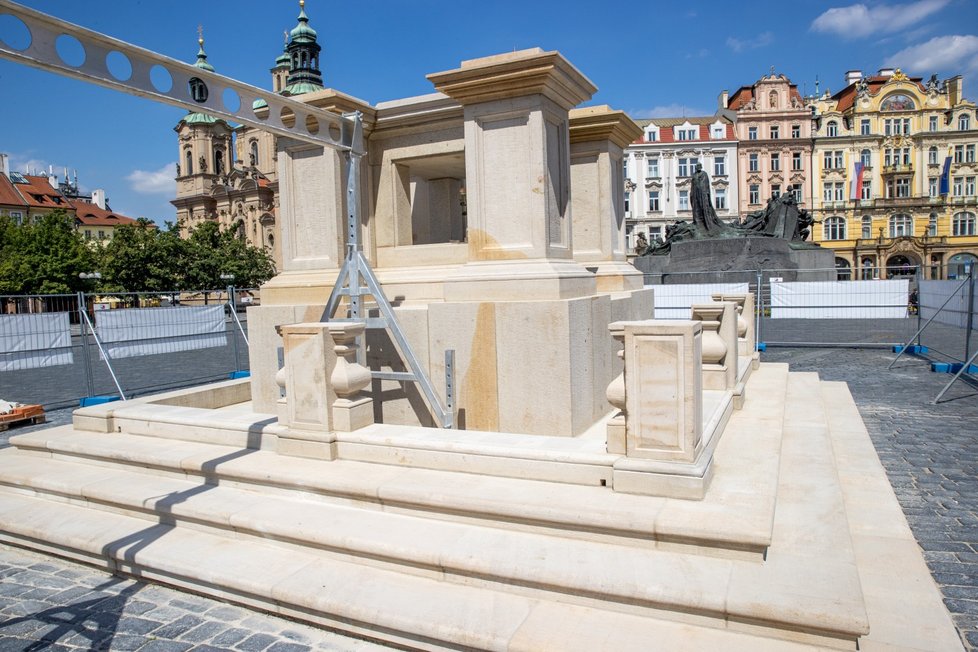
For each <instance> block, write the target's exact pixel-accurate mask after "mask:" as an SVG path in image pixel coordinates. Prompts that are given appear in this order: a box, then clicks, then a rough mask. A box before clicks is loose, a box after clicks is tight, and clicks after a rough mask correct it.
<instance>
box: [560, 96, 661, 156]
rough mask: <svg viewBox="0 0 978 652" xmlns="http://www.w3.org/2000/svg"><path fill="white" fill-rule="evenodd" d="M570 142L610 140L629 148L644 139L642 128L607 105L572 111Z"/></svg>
mask: <svg viewBox="0 0 978 652" xmlns="http://www.w3.org/2000/svg"><path fill="white" fill-rule="evenodd" d="M568 133H569V136H570V142H572V143H583V142H588V141H595V140H596V141H602V140H610V141H611V142H613V143H614V144H615V145H618V146H619V147H622V148H624V147H628V146H629V145H631V144H632V143H633V142H635V141H636V140H638V139H639V138H641V137H642V133H643V131H642V128H641V127H639V126H638V125H637V124H636V123H635V121H634V120H632V119H631V118H629V117H628V116H627V115H626V114H625V112H624V111H615V110H614V109H612V108H611V107H610V106H608V105H607V104H604V105H601V106H589V107H586V108H582V109H571V111H570V128H569V132H568Z"/></svg>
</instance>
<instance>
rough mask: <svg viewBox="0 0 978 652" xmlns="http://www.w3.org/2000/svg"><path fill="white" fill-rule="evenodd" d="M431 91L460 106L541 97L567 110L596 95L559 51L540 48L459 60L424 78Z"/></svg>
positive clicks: (590, 84) (588, 82)
mask: <svg viewBox="0 0 978 652" xmlns="http://www.w3.org/2000/svg"><path fill="white" fill-rule="evenodd" d="M428 79H429V80H430V81H431V83H432V84H434V85H435V89H436V90H438V91H439V92H441V93H444V94H445V95H448V96H449V97H451V98H452V99H454V100H456V101H458V102H459V103H461V104H463V105H464V104H477V103H481V102H490V101H494V100H505V99H511V98H515V97H523V96H527V95H543V96H545V97H547V98H549V99H550V100H552V101H553V102H555V103H556V104H558V105H559V106H561V107H563V108H564V109H570V108H572V107H575V106H577V105H578V104H580V103H581V102H584V101H586V100H588V99H590V98H591V96H592V95H594V93H595V92H597V90H598V89H597V86H595V85H594V84H593V83H592V82H591V80H590V79H588V78H587V77H585V76H584V75H583V74H582V73H581V72H580V71H579V70H578V69H577V68H575V67H574V66H573V65H571V63H570V62H569V61H567V59H565V58H564V57H563V56H562V55H561V54H560V53H559V52H544V51H543V50H541V49H540V48H531V49H528V50H520V51H519V52H508V53H506V54H498V55H494V56H491V57H483V58H481V59H471V60H469V61H463V62H462V65H461V67H459V68H456V69H455V70H447V71H445V72H436V73H432V74H430V75H428Z"/></svg>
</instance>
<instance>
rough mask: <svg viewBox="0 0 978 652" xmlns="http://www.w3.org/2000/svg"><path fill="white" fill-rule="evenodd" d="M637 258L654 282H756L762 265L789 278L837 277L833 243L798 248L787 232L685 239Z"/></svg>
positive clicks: (798, 279)
mask: <svg viewBox="0 0 978 652" xmlns="http://www.w3.org/2000/svg"><path fill="white" fill-rule="evenodd" d="M632 263H633V264H634V265H635V267H637V268H638V269H639V270H640V271H641V272H643V273H644V274H645V283H646V284H649V285H651V284H655V285H660V284H661V285H670V284H678V283H749V282H751V281H754V282H756V281H757V272H756V270H758V269H761V270H765V271H769V272H770V274H766V275H765V276H780V277H781V278H782V279H783V280H784V281H789V282H790V281H834V280H836V273H835V255H834V254H833V253H832V251H831V250H830V249H822V248H819V247H807V246H804V247H799V248H795V247H794V246H792V245H791V244H789V242H788V241H787V240H784V239H781V238H765V237H748V238H716V239H708V240H707V239H704V240H683V241H680V242H674V243H673V244H672V247H671V250H670V252H669V253H668V254H662V255H656V256H639V257H637V258H635V259H634V260H633V261H632Z"/></svg>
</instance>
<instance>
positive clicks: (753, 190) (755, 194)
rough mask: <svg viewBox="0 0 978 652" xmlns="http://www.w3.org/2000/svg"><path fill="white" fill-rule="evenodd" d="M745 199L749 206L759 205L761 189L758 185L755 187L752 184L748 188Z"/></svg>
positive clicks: (754, 184)
mask: <svg viewBox="0 0 978 652" xmlns="http://www.w3.org/2000/svg"><path fill="white" fill-rule="evenodd" d="M747 198H748V199H747V201H748V202H749V203H750V204H751V205H754V204H760V203H761V187H760V186H759V185H757V184H756V183H752V184H751V185H750V187H749V188H748V192H747Z"/></svg>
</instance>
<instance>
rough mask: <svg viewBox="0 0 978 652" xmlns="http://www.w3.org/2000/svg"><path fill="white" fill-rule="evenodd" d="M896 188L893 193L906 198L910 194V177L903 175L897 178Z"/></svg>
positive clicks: (895, 195)
mask: <svg viewBox="0 0 978 652" xmlns="http://www.w3.org/2000/svg"><path fill="white" fill-rule="evenodd" d="M895 181H896V183H895V190H896V192H895V193H894V194H893V196H894V197H897V198H906V197H909V196H910V179H909V178H908V177H901V178H899V179H896V180H895Z"/></svg>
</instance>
